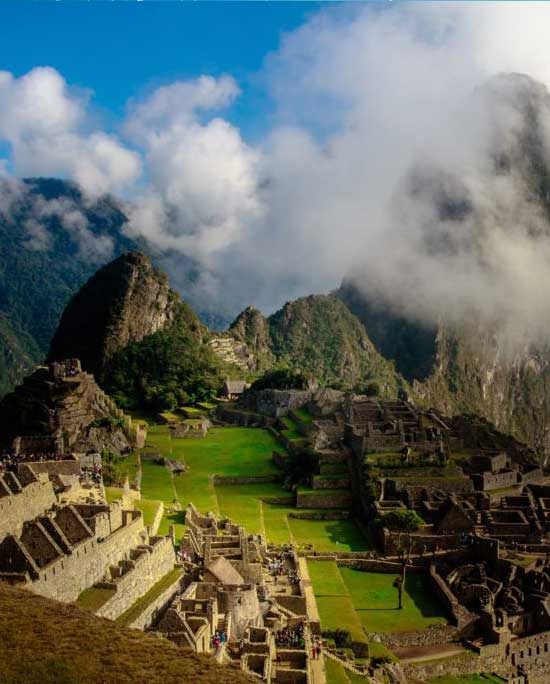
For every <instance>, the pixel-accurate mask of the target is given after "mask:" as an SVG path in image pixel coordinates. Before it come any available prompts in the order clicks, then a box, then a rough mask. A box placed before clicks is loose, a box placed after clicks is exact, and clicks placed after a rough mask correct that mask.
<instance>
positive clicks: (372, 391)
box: [365, 381, 382, 397]
mask: <svg viewBox="0 0 550 684" xmlns="http://www.w3.org/2000/svg"><path fill="white" fill-rule="evenodd" d="M365 394H366V395H367V397H379V396H380V395H381V394H382V390H381V389H380V383H378V382H376V381H373V382H369V384H368V385H367V386H366V387H365Z"/></svg>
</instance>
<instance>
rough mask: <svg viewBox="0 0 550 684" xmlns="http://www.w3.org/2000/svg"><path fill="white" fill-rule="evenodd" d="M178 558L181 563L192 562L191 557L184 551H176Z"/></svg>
mask: <svg viewBox="0 0 550 684" xmlns="http://www.w3.org/2000/svg"><path fill="white" fill-rule="evenodd" d="M176 558H177V559H178V561H179V562H180V563H190V562H191V560H192V558H191V556H190V555H189V554H188V553H187V551H185V550H182V549H179V550H178V551H176Z"/></svg>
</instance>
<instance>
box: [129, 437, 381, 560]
mask: <svg viewBox="0 0 550 684" xmlns="http://www.w3.org/2000/svg"><path fill="white" fill-rule="evenodd" d="M281 448H282V447H281V445H280V444H279V442H277V440H276V439H275V438H274V437H273V435H272V434H271V433H270V432H268V431H267V430H264V429H261V428H241V427H214V428H211V429H210V430H209V431H208V433H207V435H206V436H205V437H203V438H201V437H196V438H187V439H181V438H179V439H178V438H175V439H172V437H171V435H170V431H169V428H168V426H167V425H153V426H150V428H149V433H148V439H147V444H146V448H145V449H144V451H143V452H142V455H141V469H142V473H141V494H142V497H143V499H145V500H150V501H163V502H164V505H165V513H164V517H163V519H162V522H161V525H160V528H159V534H167V533H168V530H169V526H170V524H174V525H175V526H176V538H178V539H179V538H180V537H181V535H182V534H183V531H184V528H183V521H184V511H185V508H186V507H187V504H188V503H189V502H193V504H194V505H195V506H196V507H197V508H198V509H199V510H201V511H204V512H207V511H212V512H214V513H215V514H217V515H221V516H227V517H230V518H231V519H232V520H233V521H234V522H237V523H239V524H241V525H244V526H245V527H246V528H247V530H248V531H249V532H251V533H261V534H264V535H265V537H266V538H267V540H268V541H270V542H272V543H274V544H284V543H287V542H289V541H293V542H294V543H296V544H297V545H298V546H305V545H308V544H313V545H314V546H315V549H316V550H318V551H334V550H340V551H364V550H367V548H368V545H367V541H366V540H365V538H364V537H363V535H362V534H361V532H360V530H359V529H358V528H357V526H356V525H355V523H354V522H353V521H352V520H303V519H298V518H295V517H292V516H295V515H298V514H303V511H302V512H301V513H299V512H298V510H297V509H296V508H295V507H294V502H295V497H294V495H293V494H292V492H290V491H287V490H285V489H283V488H282V480H283V472H282V470H281V469H280V468H279V466H278V465H276V464H275V463H274V461H273V458H272V456H273V451H275V450H278V451H279V452H280V451H281ZM159 456H164V457H166V458H170V459H173V460H181V461H182V462H184V463H185V464H186V466H187V468H188V470H187V471H186V472H185V473H181V474H176V475H173V474H172V472H171V471H170V470H168V468H166V467H165V466H163V465H160V464H158V463H157V462H156V460H157V459H158V457H159ZM214 476H217V478H214ZM235 477H241V478H242V477H265V478H266V479H268V480H270V481H267V482H259V483H258V482H253V483H249V484H230V481H229V480H228V481H226V482H224V480H223V478H235ZM215 479H216V483H215V482H214V480H215ZM175 503H179V504H180V506H181V510H179V511H172V512H170V511H168V510H166V508H167V507H168V508H174V504H175ZM311 512H312V511H308V513H311Z"/></svg>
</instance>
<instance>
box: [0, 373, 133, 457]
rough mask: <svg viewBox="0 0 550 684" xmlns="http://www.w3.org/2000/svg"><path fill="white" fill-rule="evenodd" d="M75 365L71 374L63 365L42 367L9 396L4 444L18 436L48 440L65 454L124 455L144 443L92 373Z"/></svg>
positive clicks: (0, 432) (1, 435)
mask: <svg viewBox="0 0 550 684" xmlns="http://www.w3.org/2000/svg"><path fill="white" fill-rule="evenodd" d="M71 364H72V365H71V366H70V368H71V370H70V373H65V372H63V370H60V369H62V368H64V366H62V365H61V364H51V366H50V367H47V366H40V367H38V368H37V369H36V370H35V371H34V373H32V375H30V376H28V377H27V378H25V381H24V382H23V384H21V385H19V386H18V387H16V389H15V391H14V392H12V393H10V394H8V395H6V396H5V397H4V399H3V400H2V401H1V402H0V416H2V421H1V425H0V444H2V445H4V446H6V447H9V446H10V445H11V443H12V441H13V439H14V438H15V437H23V438H25V440H26V441H28V442H29V443H32V442H33V441H36V442H37V443H39V442H40V439H39V438H40V437H43V438H51V440H52V442H55V443H56V444H58V445H59V446H58V449H62V450H63V451H65V452H69V451H74V452H88V451H98V452H102V451H113V452H118V453H120V452H122V451H124V450H125V449H127V448H128V447H129V446H130V445H131V444H134V445H135V444H137V443H138V442H139V440H138V435H137V432H139V428H136V427H133V426H132V423H131V420H130V419H129V418H126V417H125V416H124V414H123V413H122V411H120V410H119V409H118V408H117V407H116V406H115V404H114V402H113V401H112V399H110V397H108V396H107V395H106V394H105V393H104V392H103V390H101V389H100V387H98V385H97V384H96V382H95V380H94V378H93V376H92V375H90V374H89V373H84V372H81V371H80V367H79V365H78V363H77V362H76V361H74V362H71ZM28 438H30V440H29V439H28ZM25 440H24V441H25ZM37 450H38V451H40V450H41V449H40V448H38V449H37Z"/></svg>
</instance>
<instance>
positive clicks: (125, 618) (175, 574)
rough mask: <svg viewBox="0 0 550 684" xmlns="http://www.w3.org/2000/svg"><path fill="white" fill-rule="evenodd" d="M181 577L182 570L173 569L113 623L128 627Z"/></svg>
mask: <svg viewBox="0 0 550 684" xmlns="http://www.w3.org/2000/svg"><path fill="white" fill-rule="evenodd" d="M182 575H183V570H182V569H181V568H174V569H173V570H171V571H170V572H169V573H168V574H167V575H165V576H164V577H163V578H162V579H160V580H159V581H158V582H157V583H156V584H154V585H153V586H152V587H151V588H150V589H149V591H148V592H147V593H146V594H144V595H143V596H141V597H140V598H139V599H138V600H137V601H136V602H135V603H134V604H133V605H132V606H130V608H128V610H127V611H125V612H124V613H122V615H119V616H118V617H117V619H116V620H115V622H117V623H119V624H120V625H122V626H126V625H129V624H130V623H131V622H133V621H134V620H135V619H136V618H138V617H139V616H140V615H141V613H142V612H143V611H144V610H145V608H147V606H148V605H149V604H151V603H152V602H153V601H154V600H155V599H156V598H157V597H158V596H160V595H161V594H162V592H163V591H166V589H168V587H169V586H170V585H171V584H173V583H174V582H176V580H177V579H178V578H179V577H181V576H182Z"/></svg>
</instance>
